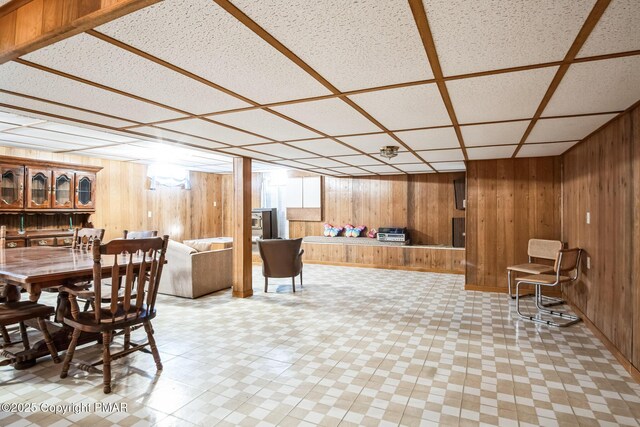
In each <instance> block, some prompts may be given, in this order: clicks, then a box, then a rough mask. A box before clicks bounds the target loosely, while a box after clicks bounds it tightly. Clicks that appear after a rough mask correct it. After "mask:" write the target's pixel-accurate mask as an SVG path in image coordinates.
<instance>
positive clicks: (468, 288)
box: [464, 283, 507, 294]
mask: <svg viewBox="0 0 640 427" xmlns="http://www.w3.org/2000/svg"><path fill="white" fill-rule="evenodd" d="M464 290H465V291H479V292H495V293H499V294H506V293H507V288H501V287H498V286H478V285H472V284H469V283H465V285H464Z"/></svg>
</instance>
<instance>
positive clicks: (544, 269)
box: [507, 262, 553, 274]
mask: <svg viewBox="0 0 640 427" xmlns="http://www.w3.org/2000/svg"><path fill="white" fill-rule="evenodd" d="M507 270H511V271H517V272H519V273H527V274H542V273H553V266H552V265H544V264H536V263H533V262H529V263H526V264H518V265H510V266H509V267H507Z"/></svg>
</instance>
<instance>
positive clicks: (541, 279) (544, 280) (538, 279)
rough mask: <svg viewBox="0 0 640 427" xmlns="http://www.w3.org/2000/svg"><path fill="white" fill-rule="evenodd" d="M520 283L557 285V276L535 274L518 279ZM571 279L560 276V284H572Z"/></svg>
mask: <svg viewBox="0 0 640 427" xmlns="http://www.w3.org/2000/svg"><path fill="white" fill-rule="evenodd" d="M517 281H518V282H527V283H536V284H541V285H551V284H554V283H556V275H555V274H535V275H533V276H524V277H518V280H517ZM570 281H571V277H567V276H560V282H570Z"/></svg>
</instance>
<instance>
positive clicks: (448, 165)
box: [431, 162, 466, 172]
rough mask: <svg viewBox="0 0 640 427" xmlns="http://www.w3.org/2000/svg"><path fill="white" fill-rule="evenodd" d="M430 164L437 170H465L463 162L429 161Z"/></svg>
mask: <svg viewBox="0 0 640 427" xmlns="http://www.w3.org/2000/svg"><path fill="white" fill-rule="evenodd" d="M431 166H433V167H434V168H435V169H436V170H437V171H438V172H442V171H451V172H453V171H463V170H466V167H465V164H464V162H444V163H431Z"/></svg>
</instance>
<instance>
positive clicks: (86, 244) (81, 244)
mask: <svg viewBox="0 0 640 427" xmlns="http://www.w3.org/2000/svg"><path fill="white" fill-rule="evenodd" d="M103 238H104V228H75V229H74V230H73V241H72V242H71V248H72V249H83V250H91V248H93V245H94V242H95V241H96V239H97V240H102V239H103Z"/></svg>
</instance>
